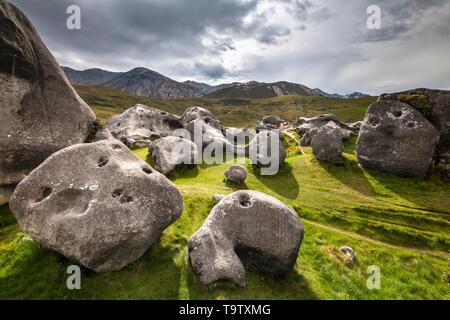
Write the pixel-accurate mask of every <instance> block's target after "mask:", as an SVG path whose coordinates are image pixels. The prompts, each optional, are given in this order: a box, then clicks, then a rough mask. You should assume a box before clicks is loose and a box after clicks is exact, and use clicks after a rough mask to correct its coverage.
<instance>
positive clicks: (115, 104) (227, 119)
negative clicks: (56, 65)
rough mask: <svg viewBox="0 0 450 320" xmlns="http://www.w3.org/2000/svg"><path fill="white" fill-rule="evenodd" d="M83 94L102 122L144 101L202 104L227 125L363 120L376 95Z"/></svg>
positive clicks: (176, 109)
mask: <svg viewBox="0 0 450 320" xmlns="http://www.w3.org/2000/svg"><path fill="white" fill-rule="evenodd" d="M76 89H77V91H78V93H79V94H80V96H81V97H82V98H83V99H84V100H85V101H86V102H87V103H88V104H89V105H90V106H91V107H92V108H93V110H94V111H95V113H96V114H97V117H98V118H99V120H100V122H101V123H103V124H104V123H106V122H107V121H108V119H109V118H110V117H111V116H112V115H115V114H118V113H122V112H123V111H125V110H127V109H128V108H131V107H132V106H133V105H135V104H136V103H142V104H145V105H148V106H151V107H155V108H158V109H161V110H164V111H167V112H171V113H174V114H177V115H181V114H182V113H183V112H184V110H185V109H186V107H188V106H201V107H205V108H207V109H209V110H211V111H212V112H213V113H214V114H215V115H216V116H217V117H218V118H219V119H220V120H221V121H222V123H223V124H224V125H226V126H237V127H240V126H253V127H254V126H255V124H256V122H257V121H258V120H260V119H261V118H262V117H263V116H265V115H279V116H282V117H283V118H284V119H286V120H288V121H295V120H296V119H297V118H298V117H301V116H314V115H319V114H323V113H334V114H336V115H338V116H339V117H340V118H341V120H343V121H349V122H351V121H357V120H362V119H363V118H364V115H365V113H366V110H367V107H368V105H369V104H370V103H372V102H374V101H375V100H376V98H375V97H368V98H362V99H355V100H344V99H331V98H325V97H303V96H285V97H277V98H270V99H257V100H244V99H208V98H193V99H182V100H164V101H163V100H156V99H150V98H145V97H137V96H135V95H132V94H129V93H125V92H122V91H118V90H114V89H109V88H103V87H93V86H78V87H76Z"/></svg>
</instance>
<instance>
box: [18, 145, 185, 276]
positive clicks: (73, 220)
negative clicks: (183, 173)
mask: <svg viewBox="0 0 450 320" xmlns="http://www.w3.org/2000/svg"><path fill="white" fill-rule="evenodd" d="M10 208H11V211H12V212H13V213H14V215H15V217H16V219H17V221H18V223H19V225H20V227H21V229H22V230H23V231H24V232H25V233H26V234H28V235H29V236H30V237H31V238H33V239H34V240H36V241H37V242H39V243H40V244H42V245H43V246H45V247H47V248H49V249H51V250H54V251H57V252H59V253H61V254H62V255H64V256H66V257H67V258H69V259H71V260H73V261H75V262H77V263H80V264H81V265H83V266H85V267H87V268H89V269H92V270H94V271H96V272H103V271H112V270H119V269H121V268H123V267H124V266H126V265H127V264H128V263H130V262H132V261H135V260H137V259H139V258H140V257H141V256H142V255H143V254H144V253H145V252H146V251H147V249H148V248H149V247H150V246H151V245H152V244H153V243H154V242H155V241H157V239H158V238H159V236H160V234H161V232H162V231H163V230H164V229H165V228H166V227H168V226H169V225H170V224H171V223H173V222H174V221H176V220H177V219H178V218H179V217H180V214H181V212H182V211H183V200H182V196H181V194H180V192H179V191H178V190H177V188H176V187H175V186H174V185H173V184H172V182H170V181H169V180H168V179H167V178H166V177H164V176H163V175H162V174H160V173H159V172H157V171H155V170H153V169H152V168H151V167H150V166H149V165H148V164H146V163H145V162H143V161H142V160H140V159H139V158H137V157H136V156H135V155H134V154H133V153H132V152H131V151H129V150H128V148H127V147H126V146H125V145H124V144H122V143H121V142H120V141H118V140H116V139H109V140H103V141H99V142H96V143H90V144H79V145H76V146H72V147H68V148H66V149H63V150H61V151H59V152H57V153H55V154H53V155H52V156H51V157H49V158H48V159H47V160H45V162H44V163H42V164H41V165H40V166H39V167H38V168H36V169H35V170H34V171H33V172H32V173H31V174H30V175H29V176H28V177H27V178H26V179H24V180H23V181H22V182H21V183H20V184H19V185H18V186H17V188H16V190H15V192H14V194H13V195H12V197H11V200H10Z"/></svg>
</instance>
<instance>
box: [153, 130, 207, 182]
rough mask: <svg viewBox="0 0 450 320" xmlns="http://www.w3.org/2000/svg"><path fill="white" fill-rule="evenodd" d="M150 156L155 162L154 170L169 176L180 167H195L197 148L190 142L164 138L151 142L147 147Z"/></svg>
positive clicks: (176, 138)
mask: <svg viewBox="0 0 450 320" xmlns="http://www.w3.org/2000/svg"><path fill="white" fill-rule="evenodd" d="M149 150H151V156H152V157H153V159H155V161H156V167H155V168H156V170H158V171H159V172H161V173H162V174H165V175H167V174H169V173H170V172H171V171H173V170H174V169H175V168H176V167H178V166H180V165H185V166H195V165H197V163H198V162H197V160H198V157H199V154H198V150H197V146H196V145H195V143H193V142H192V141H189V140H186V139H182V138H178V137H165V138H161V139H158V140H156V141H154V142H152V143H151V144H150V146H149Z"/></svg>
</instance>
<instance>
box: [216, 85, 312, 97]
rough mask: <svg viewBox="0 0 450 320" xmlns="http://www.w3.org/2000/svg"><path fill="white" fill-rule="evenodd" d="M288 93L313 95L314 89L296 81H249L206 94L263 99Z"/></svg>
mask: <svg viewBox="0 0 450 320" xmlns="http://www.w3.org/2000/svg"><path fill="white" fill-rule="evenodd" d="M288 95H299V96H314V95H317V94H316V93H315V92H314V90H312V89H310V88H308V87H306V86H304V85H301V84H296V83H290V82H284V81H281V82H275V83H259V82H250V83H245V84H239V85H236V86H232V87H228V88H224V89H221V90H218V91H216V92H213V93H211V94H209V95H208V98H215V99H264V98H274V97H281V96H288Z"/></svg>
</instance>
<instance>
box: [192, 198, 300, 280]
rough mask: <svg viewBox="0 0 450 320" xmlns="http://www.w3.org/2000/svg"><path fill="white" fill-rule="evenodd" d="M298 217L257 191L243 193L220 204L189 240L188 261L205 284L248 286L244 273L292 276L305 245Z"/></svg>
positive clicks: (288, 208)
mask: <svg viewBox="0 0 450 320" xmlns="http://www.w3.org/2000/svg"><path fill="white" fill-rule="evenodd" d="M303 233H304V231H303V225H302V224H301V222H300V219H299V217H298V215H297V213H296V212H295V211H294V210H293V209H292V208H291V207H288V206H286V205H285V204H283V203H282V202H280V201H279V200H277V199H275V198H273V197H271V196H268V195H266V194H264V193H261V192H257V191H238V192H235V193H232V194H230V195H228V196H226V197H224V198H222V199H221V200H220V202H219V203H218V204H217V205H216V206H215V207H214V208H213V209H212V211H211V213H210V215H209V216H208V217H207V219H206V221H205V222H204V223H203V226H202V227H201V228H200V229H199V230H198V231H197V232H196V233H195V234H194V235H193V236H192V238H191V239H190V240H189V244H188V249H189V258H190V262H191V264H192V267H193V269H194V271H195V273H196V274H197V276H198V277H199V279H200V281H201V282H202V283H203V284H206V285H208V284H211V283H213V282H216V281H218V280H231V281H233V282H234V283H236V284H237V285H239V286H245V269H246V268H252V269H257V270H260V271H263V272H269V273H272V274H274V275H284V274H286V273H288V272H289V271H290V270H292V268H293V267H294V265H295V262H296V261H297V256H298V252H299V249H300V245H301V242H302V240H303Z"/></svg>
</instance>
